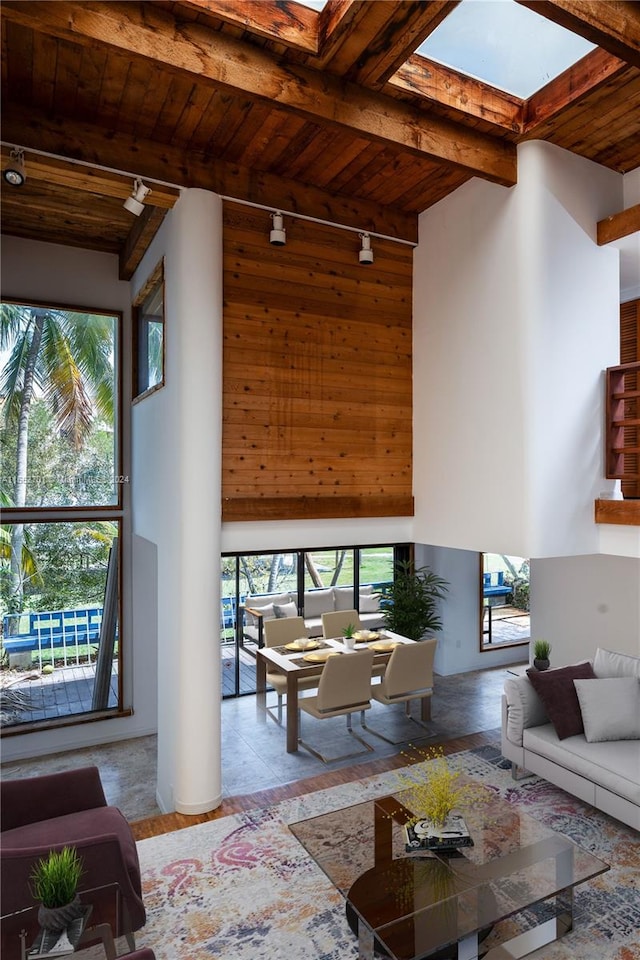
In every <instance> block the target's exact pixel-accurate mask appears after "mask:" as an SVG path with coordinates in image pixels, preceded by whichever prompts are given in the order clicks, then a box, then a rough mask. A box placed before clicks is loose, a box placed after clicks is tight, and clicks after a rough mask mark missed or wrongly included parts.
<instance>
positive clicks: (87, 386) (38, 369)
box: [0, 303, 114, 610]
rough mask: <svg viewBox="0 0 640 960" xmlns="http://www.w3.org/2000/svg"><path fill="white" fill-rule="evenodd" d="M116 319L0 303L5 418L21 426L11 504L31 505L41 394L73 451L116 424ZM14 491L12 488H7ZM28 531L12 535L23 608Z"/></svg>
mask: <svg viewBox="0 0 640 960" xmlns="http://www.w3.org/2000/svg"><path fill="white" fill-rule="evenodd" d="M113 332H114V331H113V317H112V316H106V315H105V316H103V315H93V314H85V313H72V312H70V311H66V310H61V309H56V308H53V307H35V306H29V305H26V304H9V303H3V304H1V305H0V350H2V351H3V352H7V353H8V354H9V356H8V359H7V361H6V363H5V365H4V367H3V369H2V372H1V373H0V396H1V397H2V399H3V419H4V426H5V427H6V426H7V425H8V424H9V423H10V422H12V421H13V422H15V424H16V425H17V440H16V473H15V479H14V487H13V491H12V492H11V500H12V501H13V505H14V506H15V507H16V508H18V509H19V508H21V507H24V506H25V504H26V502H27V478H28V454H29V416H30V412H31V402H32V400H33V397H34V395H35V394H36V392H37V393H38V394H39V395H42V397H43V399H44V400H45V402H46V404H47V406H48V408H49V411H50V413H51V416H52V417H53V420H54V423H55V426H56V428H57V430H58V431H59V432H60V434H61V436H63V437H64V438H65V439H66V440H67V441H68V442H69V443H70V444H71V445H72V446H73V448H74V449H76V450H79V449H80V448H81V447H82V445H83V443H84V441H85V439H86V438H87V436H88V434H89V432H90V430H91V427H92V425H93V421H94V418H95V416H96V415H98V416H101V417H103V418H105V419H108V420H109V421H111V422H112V421H113V409H114V391H113V341H114V336H113ZM5 493H8V491H5ZM23 544H24V526H23V524H21V523H16V524H14V526H13V531H12V535H11V580H10V584H11V585H10V597H11V599H10V603H11V606H12V607H13V609H15V610H19V609H21V607H22V597H23V579H22V572H23V568H22V562H21V558H22V556H23Z"/></svg>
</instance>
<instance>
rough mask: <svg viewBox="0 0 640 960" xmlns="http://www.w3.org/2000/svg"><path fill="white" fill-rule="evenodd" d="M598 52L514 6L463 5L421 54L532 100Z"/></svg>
mask: <svg viewBox="0 0 640 960" xmlns="http://www.w3.org/2000/svg"><path fill="white" fill-rule="evenodd" d="M593 49H594V44H592V43H589V42H588V41H587V40H583V38H582V37H579V36H577V35H576V34H575V33H572V32H571V31H570V30H566V29H565V28H564V27H561V26H559V24H557V23H552V22H551V21H550V20H546V19H545V18H544V17H543V16H540V15H539V14H537V13H534V12H533V11H532V10H528V9H527V8H526V7H522V6H519V5H518V4H517V3H513V2H512V0H502V2H500V3H475V2H473V0H463V2H462V3H460V4H458V6H457V7H456V8H455V9H454V10H453V11H452V12H451V13H450V14H449V15H448V16H447V17H446V18H445V19H444V20H443V22H442V23H441V24H440V25H439V26H438V27H436V29H435V30H434V31H433V33H431V34H430V35H429V36H428V37H427V39H426V40H425V41H424V42H423V43H422V44H421V45H420V46H419V47H418V48H417V50H416V53H418V54H421V55H422V56H424V57H428V58H429V59H431V60H436V61H438V62H439V63H443V64H445V65H446V66H449V67H453V68H454V69H455V70H459V71H461V72H462V73H465V74H467V75H468V76H472V77H476V78H477V79H479V80H483V81H484V82H485V83H489V84H491V85H492V86H494V87H498V88H500V89H502V90H506V91H508V92H509V93H512V94H515V96H517V97H522V98H527V97H530V96H531V95H532V94H533V93H535V92H536V91H537V90H539V89H540V88H541V87H543V86H545V85H546V84H547V83H549V82H550V81H551V80H553V79H555V77H557V76H559V74H561V73H562V72H563V71H564V70H566V69H567V68H568V67H570V66H572V65H573V64H574V63H576V62H577V61H578V60H580V59H581V58H582V57H584V56H586V54H587V53H589V52H590V51H591V50H593Z"/></svg>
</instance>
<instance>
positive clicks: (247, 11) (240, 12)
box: [174, 0, 320, 54]
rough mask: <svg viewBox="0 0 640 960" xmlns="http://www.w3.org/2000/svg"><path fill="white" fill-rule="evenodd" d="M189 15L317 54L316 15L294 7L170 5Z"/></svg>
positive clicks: (256, 0) (253, 0)
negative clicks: (181, 9) (205, 17)
mask: <svg viewBox="0 0 640 960" xmlns="http://www.w3.org/2000/svg"><path fill="white" fill-rule="evenodd" d="M174 7H175V12H176V14H177V15H178V16H179V15H180V8H184V10H188V11H190V12H192V13H204V14H209V15H210V16H213V17H215V18H216V19H217V20H223V21H224V22H225V23H232V24H233V25H234V26H236V27H242V28H244V29H245V30H248V31H249V33H253V34H256V36H258V37H264V38H265V39H266V40H274V41H279V42H280V43H284V44H286V45H287V46H288V47H292V48H293V49H294V50H300V51H301V52H302V53H311V54H316V53H317V52H318V27H319V20H320V14H319V13H318V12H317V11H316V10H311V9H310V8H309V7H303V6H302V5H301V4H298V3H287V2H284V3H282V2H280V3H274V4H271V3H269V4H266V3H263V2H262V0H242V3H238V0H177V2H176V3H175V4H174Z"/></svg>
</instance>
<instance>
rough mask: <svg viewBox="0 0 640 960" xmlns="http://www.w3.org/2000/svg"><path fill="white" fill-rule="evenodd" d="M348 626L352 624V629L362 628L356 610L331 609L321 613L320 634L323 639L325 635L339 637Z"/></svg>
mask: <svg viewBox="0 0 640 960" xmlns="http://www.w3.org/2000/svg"><path fill="white" fill-rule="evenodd" d="M348 626H352V627H353V628H354V630H362V623H361V622H360V614H359V613H358V611H357V610H332V611H331V612H330V613H323V614H322V635H323V637H324V638H325V640H326V639H327V637H341V636H342V633H343V630H346V628H347V627H348Z"/></svg>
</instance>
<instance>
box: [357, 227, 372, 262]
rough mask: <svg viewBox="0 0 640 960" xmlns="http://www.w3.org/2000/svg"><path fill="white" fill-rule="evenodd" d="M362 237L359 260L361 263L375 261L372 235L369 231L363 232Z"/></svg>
mask: <svg viewBox="0 0 640 960" xmlns="http://www.w3.org/2000/svg"><path fill="white" fill-rule="evenodd" d="M360 239H361V240H362V246H361V247H360V252H359V253H358V260H359V261H360V263H373V250H372V249H371V237H370V236H369V234H368V233H361V234H360Z"/></svg>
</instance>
